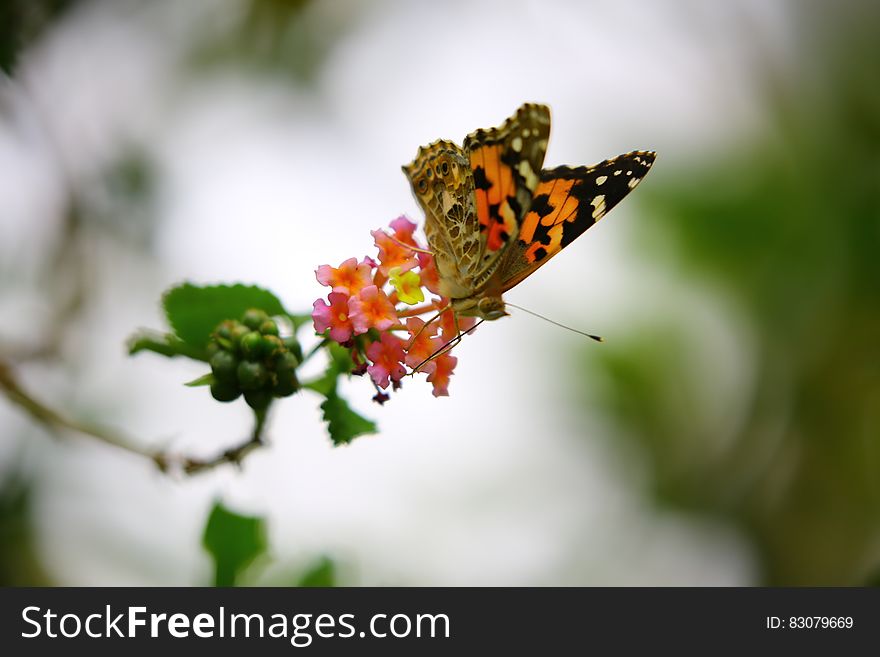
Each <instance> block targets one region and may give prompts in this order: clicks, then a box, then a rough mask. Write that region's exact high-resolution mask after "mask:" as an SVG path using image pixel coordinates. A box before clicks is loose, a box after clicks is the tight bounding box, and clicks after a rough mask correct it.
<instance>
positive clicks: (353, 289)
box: [315, 258, 372, 295]
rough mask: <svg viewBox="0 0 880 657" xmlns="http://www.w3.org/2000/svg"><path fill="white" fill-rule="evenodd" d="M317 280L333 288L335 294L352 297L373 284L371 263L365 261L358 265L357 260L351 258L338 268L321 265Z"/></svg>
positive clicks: (316, 271)
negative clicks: (339, 293)
mask: <svg viewBox="0 0 880 657" xmlns="http://www.w3.org/2000/svg"><path fill="white" fill-rule="evenodd" d="M315 278H317V279H318V282H319V283H320V284H321V285H327V286H329V287H332V288H333V291H334V292H341V293H343V294H350V295H355V294H357V293H358V292H360V291H361V290H363V289H364V288H365V287H367V286H368V285H370V284H371V283H372V279H371V278H370V264H369V262H368V261H367V260H366V259H365V260H364V261H363V262H361V263H358V261H357V258H349V259H348V260H346V261H345V262H343V263H342V264H341V265H339V267H337V268H334V267H331V266H330V265H321V266H320V267H318V268H317V269H316V270H315Z"/></svg>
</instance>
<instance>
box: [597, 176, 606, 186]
mask: <svg viewBox="0 0 880 657" xmlns="http://www.w3.org/2000/svg"><path fill="white" fill-rule="evenodd" d="M606 180H608V176H599V177H598V178H596V184H597V185H604V184H605V181H606Z"/></svg>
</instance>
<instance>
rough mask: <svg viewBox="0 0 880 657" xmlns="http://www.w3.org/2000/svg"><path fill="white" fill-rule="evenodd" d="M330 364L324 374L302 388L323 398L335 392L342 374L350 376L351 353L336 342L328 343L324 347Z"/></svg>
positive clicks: (352, 366)
mask: <svg viewBox="0 0 880 657" xmlns="http://www.w3.org/2000/svg"><path fill="white" fill-rule="evenodd" d="M325 348H326V350H327V355H328V356H329V357H330V362H329V363H328V364H327V369H326V370H324V374H323V375H322V376H321V377H320V378H319V379H315V380H314V381H310V382H308V383H306V384H304V385H303V387H304V388H308V389H309V390H314V391H315V392H317V393H318V394H321V395H324V396H325V397H327V396H329V395H331V394H332V393H334V392H335V391H336V381H337V379H339V377H340V376H341V375H342V374H350V373H351V370H352V368H354V361H353V360H352V359H351V352H350V351H349V350H348V349H346V348H345V347H343V346H341V345H339V344H337V343H336V342H328V343H327V346H326V347H325Z"/></svg>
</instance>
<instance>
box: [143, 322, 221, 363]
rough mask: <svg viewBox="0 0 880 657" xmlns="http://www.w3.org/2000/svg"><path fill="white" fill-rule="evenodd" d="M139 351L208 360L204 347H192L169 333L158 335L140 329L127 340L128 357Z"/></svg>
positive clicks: (171, 356)
mask: <svg viewBox="0 0 880 657" xmlns="http://www.w3.org/2000/svg"><path fill="white" fill-rule="evenodd" d="M141 351H152V352H153V353H155V354H160V355H162V356H166V357H168V358H174V357H175V356H186V357H187V358H192V359H194V360H202V361H207V360H208V354H207V352H206V351H205V345H200V346H198V347H194V346H192V345H189V344H187V343H186V342H184V341H183V340H181V339H180V338H178V337H177V336H176V335H173V334H171V333H158V332H156V331H151V330H149V329H142V330H140V331H138V332H137V333H135V334H134V335H132V336H131V337H130V338H129V339H128V355H129V356H134V355H135V354H136V353H139V352H141Z"/></svg>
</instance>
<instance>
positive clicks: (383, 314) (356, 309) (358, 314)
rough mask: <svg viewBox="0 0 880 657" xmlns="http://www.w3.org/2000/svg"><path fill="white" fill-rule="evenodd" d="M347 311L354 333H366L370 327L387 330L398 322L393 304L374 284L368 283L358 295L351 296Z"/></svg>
mask: <svg viewBox="0 0 880 657" xmlns="http://www.w3.org/2000/svg"><path fill="white" fill-rule="evenodd" d="M348 311H349V316H350V317H351V324H352V326H353V327H354V334H355V335H360V334H362V333H366V332H367V331H369V330H370V329H371V328H374V329H377V330H379V331H387V330H388V329H390V328H391V327H392V326H394V325H395V324H397V323H398V322H399V320H398V319H397V311H396V310H395V308H394V304H392V303H391V300H390V299H389V298H388V297H387V296H386V295H385V292H383V291H382V290H381V289H379V288H378V287H376V286H375V285H369V286H367V287H365V288H364V289H363V290H361V291H360V294H358V296H356V297H351V298H350V299H349V300H348Z"/></svg>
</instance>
